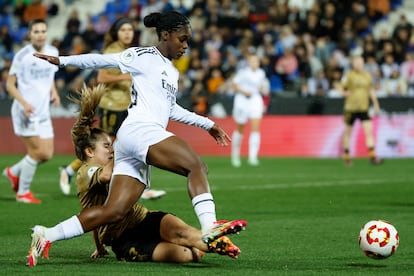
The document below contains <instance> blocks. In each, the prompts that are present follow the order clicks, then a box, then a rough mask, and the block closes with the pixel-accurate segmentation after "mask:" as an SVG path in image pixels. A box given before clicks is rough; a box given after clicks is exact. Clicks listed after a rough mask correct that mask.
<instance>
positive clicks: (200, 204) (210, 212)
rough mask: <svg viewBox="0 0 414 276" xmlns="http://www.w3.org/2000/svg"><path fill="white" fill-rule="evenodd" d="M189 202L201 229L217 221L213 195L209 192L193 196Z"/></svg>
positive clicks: (206, 228) (204, 229)
mask: <svg viewBox="0 0 414 276" xmlns="http://www.w3.org/2000/svg"><path fill="white" fill-rule="evenodd" d="M191 202H192V204H193V207H194V211H195V213H196V215H197V217H198V220H199V221H200V225H201V231H202V232H205V231H206V230H208V229H209V228H210V227H211V226H212V225H213V224H214V222H215V221H217V218H216V206H215V204H214V200H213V195H212V194H211V193H204V194H200V195H197V196H195V197H194V198H193V199H192V200H191Z"/></svg>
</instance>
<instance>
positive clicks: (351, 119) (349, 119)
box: [344, 111, 371, 126]
mask: <svg viewBox="0 0 414 276" xmlns="http://www.w3.org/2000/svg"><path fill="white" fill-rule="evenodd" d="M357 119H359V120H360V121H367V120H371V118H370V117H369V116H368V112H350V111H345V113H344V121H345V124H347V125H349V126H352V125H353V124H354V123H355V121H356V120H357Z"/></svg>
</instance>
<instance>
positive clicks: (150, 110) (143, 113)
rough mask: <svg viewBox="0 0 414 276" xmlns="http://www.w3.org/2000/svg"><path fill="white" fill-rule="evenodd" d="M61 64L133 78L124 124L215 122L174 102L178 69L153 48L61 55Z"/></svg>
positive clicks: (201, 124)
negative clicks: (107, 70)
mask: <svg viewBox="0 0 414 276" xmlns="http://www.w3.org/2000/svg"><path fill="white" fill-rule="evenodd" d="M60 63H61V65H63V66H70V65H72V66H76V67H79V68H82V69H86V68H119V69H120V70H121V71H122V72H123V73H130V74H131V79H132V87H131V104H130V106H129V108H128V117H127V118H126V119H125V121H124V122H123V125H128V124H133V123H150V124H157V125H159V126H161V127H162V128H166V127H167V124H168V120H169V119H172V120H176V121H179V122H182V123H185V124H189V125H196V126H199V127H202V128H204V129H206V130H209V129H210V128H211V127H212V126H213V124H214V122H212V121H211V120H209V119H208V118H205V117H202V116H199V115H197V114H195V113H193V112H189V111H188V110H186V109H184V108H182V107H181V106H179V105H178V104H177V103H176V95H177V92H178V77H179V72H178V70H177V69H176V68H175V67H174V65H173V64H172V62H171V61H170V60H169V59H167V58H165V57H164V56H163V55H162V54H161V53H160V52H159V51H158V49H157V48H156V47H132V48H129V49H127V50H125V51H123V52H121V53H115V54H104V55H100V54H85V55H78V56H67V57H60Z"/></svg>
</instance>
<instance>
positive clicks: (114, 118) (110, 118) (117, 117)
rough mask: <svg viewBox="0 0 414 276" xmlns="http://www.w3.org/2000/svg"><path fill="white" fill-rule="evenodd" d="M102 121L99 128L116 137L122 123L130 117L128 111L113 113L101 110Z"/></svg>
mask: <svg viewBox="0 0 414 276" xmlns="http://www.w3.org/2000/svg"><path fill="white" fill-rule="evenodd" d="M99 115H100V121H99V127H100V128H102V129H103V130H105V132H106V133H108V134H109V135H113V136H116V133H117V132H118V129H119V128H120V127H121V124H122V122H123V121H124V120H125V118H126V117H127V115H128V110H123V111H112V110H108V109H103V108H100V109H99Z"/></svg>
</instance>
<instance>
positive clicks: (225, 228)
mask: <svg viewBox="0 0 414 276" xmlns="http://www.w3.org/2000/svg"><path fill="white" fill-rule="evenodd" d="M246 225H247V222H246V221H245V220H231V221H225V220H221V221H217V222H215V223H214V225H213V227H211V228H210V229H209V230H207V232H206V233H205V234H203V237H202V239H203V241H204V242H205V243H206V244H209V243H210V242H213V241H215V240H217V239H218V238H220V237H222V236H224V235H229V234H236V233H239V232H240V231H242V230H244V229H245V228H246Z"/></svg>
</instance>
